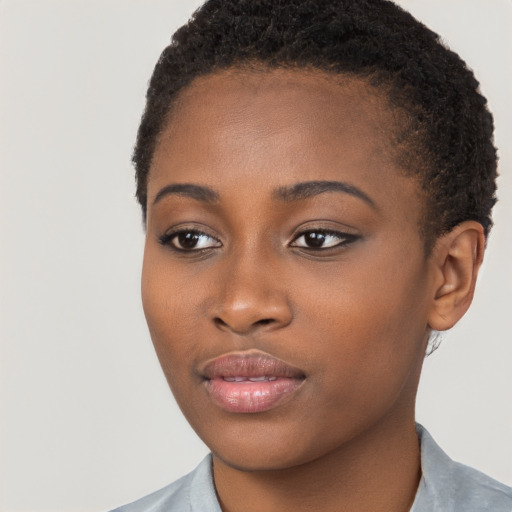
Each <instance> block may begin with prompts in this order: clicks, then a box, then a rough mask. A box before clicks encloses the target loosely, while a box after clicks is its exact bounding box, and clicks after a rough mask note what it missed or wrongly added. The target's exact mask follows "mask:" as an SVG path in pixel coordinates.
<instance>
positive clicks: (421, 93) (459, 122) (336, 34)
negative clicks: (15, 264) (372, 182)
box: [133, 0, 497, 243]
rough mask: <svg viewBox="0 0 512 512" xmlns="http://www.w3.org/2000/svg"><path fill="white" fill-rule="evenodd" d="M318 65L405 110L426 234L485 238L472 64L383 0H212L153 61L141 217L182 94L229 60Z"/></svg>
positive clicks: (489, 126)
mask: <svg viewBox="0 0 512 512" xmlns="http://www.w3.org/2000/svg"><path fill="white" fill-rule="evenodd" d="M254 63H256V64H258V65H260V66H264V67H266V68H267V69H272V68H279V67H290V68H298V69H301V68H309V69H310V68H315V69H318V70H321V71H326V72H328V73H335V74H342V75H343V74H345V75H348V76H356V77H362V78H364V79H366V80H367V82H368V83H369V84H370V85H374V86H377V87H380V88H381V89H382V90H383V91H384V92H385V93H386V95H387V97H388V99H389V101H390V104H391V105H393V106H395V107H396V109H397V111H401V112H402V114H403V115H400V116H399V117H400V119H401V120H402V121H401V124H402V126H401V133H400V134H395V136H394V137H393V139H394V141H395V142H397V144H398V145H399V147H400V152H399V153H400V154H399V157H398V159H399V163H400V164H401V167H402V168H404V170H406V172H407V173H408V174H411V175H415V176H417V177H418V179H419V181H420V184H421V187H422V189H423V191H424V192H425V197H426V205H425V206H426V207H425V213H424V222H422V226H421V231H422V234H423V235H425V238H426V239H428V240H429V243H430V242H432V241H433V240H435V239H436V238H437V237H438V236H440V235H441V234H443V233H446V232H448V231H450V230H451V229H453V228H454V227H455V226H456V225H457V224H460V223H461V222H463V221H465V220H475V221H477V222H479V223H480V224H481V225H482V226H483V228H484V231H485V234H486V236H487V234H488V232H489V230H490V228H491V226H492V220H491V209H492V207H493V205H494V204H495V202H496V197H495V192H496V176H497V169H496V167H497V165H496V164H497V156H496V149H495V147H494V144H493V118H492V115H491V113H490V112H489V110H488V108H487V101H486V99H485V98H484V97H483V96H482V94H481V93H480V91H479V83H478V82H477V80H476V79H475V77H474V75H473V73H472V71H471V70H470V69H468V67H467V66H466V64H465V63H464V62H463V61H462V59H461V58H460V57H459V56H458V55H457V54H456V53H454V52H453V51H451V50H449V49H448V48H446V47H445V46H444V45H443V44H442V42H441V41H440V38H439V36H438V35H437V34H435V33H434V32H432V31H431V30H430V29H428V28H427V27H426V26H425V25H423V24H422V23H420V22H419V21H417V20H416V19H415V18H414V17H413V16H412V15H411V14H409V13H408V12H406V11H404V10H403V9H401V8H400V7H399V6H397V5H396V4H394V3H393V2H391V1H388V0H323V1H321V2H320V1H318V0H208V1H207V2H206V3H205V4H204V5H203V6H202V7H201V8H199V9H198V10H197V11H196V12H195V13H194V14H193V16H192V18H191V19H190V21H189V22H188V23H187V24H186V25H184V26H182V27H181V28H180V29H179V30H178V31H177V32H176V33H175V34H174V36H173V38H172V40H171V44H170V45H169V46H168V47H167V48H165V49H164V51H163V52H162V54H161V56H160V59H159V60H158V63H157V64H156V67H155V69H154V72H153V75H152V77H151V80H150V84H149V88H148V91H147V96H146V100H147V102H146V108H145V111H144V114H143V116H142V120H141V124H140V127H139V131H138V135H137V141H136V145H135V150H134V154H133V162H134V164H135V169H136V179H137V198H138V200H139V202H140V204H141V206H142V210H143V215H144V218H145V215H146V207H147V205H146V203H147V178H148V173H149V170H150V166H151V161H152V158H153V153H154V151H155V147H156V144H157V142H158V138H159V135H160V133H161V132H162V131H163V129H164V127H165V125H166V121H167V119H168V117H169V113H170V111H171V106H172V105H173V101H175V100H176V97H177V95H178V93H179V92H180V91H181V90H182V89H183V88H184V87H186V86H187V85H189V84H190V83H191V82H192V81H193V80H194V79H195V78H197V77H199V76H202V75H205V74H209V73H213V72H216V71H220V70H223V69H229V68H234V69H236V68H244V67H246V66H251V65H254Z"/></svg>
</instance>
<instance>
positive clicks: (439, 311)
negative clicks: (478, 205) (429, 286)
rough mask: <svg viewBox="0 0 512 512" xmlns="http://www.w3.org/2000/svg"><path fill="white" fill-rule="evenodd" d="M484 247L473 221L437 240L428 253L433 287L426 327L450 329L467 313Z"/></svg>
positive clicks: (482, 237) (480, 234) (481, 233)
mask: <svg viewBox="0 0 512 512" xmlns="http://www.w3.org/2000/svg"><path fill="white" fill-rule="evenodd" d="M484 249H485V235H484V230H483V227H482V225H481V224H479V223H478V222H475V221H466V222H463V223H461V224H459V225H458V226H456V227H455V228H453V230H452V231H450V232H449V233H447V234H446V235H443V236H441V237H440V238H439V239H438V241H437V243H436V246H435V248H434V250H433V253H432V256H431V257H432V258H433V264H434V287H433V296H432V304H431V308H430V312H429V326H430V327H431V328H432V329H434V330H436V331H445V330H447V329H450V328H451V327H453V326H454V325H455V324H456V323H457V322H458V321H459V320H460V319H461V318H462V316H463V315H464V313H466V311H467V309H468V308H469V306H470V304H471V302H472V300H473V294H474V291H475V285H476V279H477V276H478V271H479V269H480V265H481V264H482V260H483V255H484Z"/></svg>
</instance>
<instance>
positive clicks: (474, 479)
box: [411, 425, 512, 512]
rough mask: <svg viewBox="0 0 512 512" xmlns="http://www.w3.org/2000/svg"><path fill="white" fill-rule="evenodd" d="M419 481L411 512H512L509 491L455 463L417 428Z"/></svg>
mask: <svg viewBox="0 0 512 512" xmlns="http://www.w3.org/2000/svg"><path fill="white" fill-rule="evenodd" d="M418 436H419V439H420V443H421V469H422V473H423V476H422V479H421V482H420V486H419V488H418V493H417V495H416V500H415V502H414V505H413V508H412V509H411V512H423V511H427V510H436V511H459V510H460V511H464V512H476V511H484V510H492V511H493V512H512V488H510V487H508V486H506V485H504V484H502V483H500V482H498V481H497V480H494V479H493V478H491V477H489V476H487V475H485V474H484V473H481V472H480V471H477V470H476V469H473V468H470V467H469V466H465V465H464V464H460V463H458V462H454V461H453V460H452V459H450V457H448V455H446V453H444V451H443V450H442V449H441V448H440V447H439V446H438V445H437V443H436V442H435V441H434V440H433V439H432V437H431V436H430V434H429V433H428V432H427V431H426V430H425V429H424V428H423V427H421V426H420V425H418Z"/></svg>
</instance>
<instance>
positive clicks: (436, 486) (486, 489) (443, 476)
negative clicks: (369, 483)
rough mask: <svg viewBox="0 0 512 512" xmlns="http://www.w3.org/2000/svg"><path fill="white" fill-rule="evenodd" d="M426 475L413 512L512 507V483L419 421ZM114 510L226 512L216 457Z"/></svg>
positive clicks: (498, 511)
mask: <svg viewBox="0 0 512 512" xmlns="http://www.w3.org/2000/svg"><path fill="white" fill-rule="evenodd" d="M417 430H418V437H419V439H420V444H421V470H422V477H421V480H420V484H419V486H418V491H417V492H416V497H415V499H414V503H413V505H412V508H411V511H410V512H459V511H460V512H484V511H485V512H512V488H510V487H507V486H506V485H503V484H501V483H499V482H497V481H496V480H493V479H492V478H490V477H488V476H487V475H484V474H483V473H480V471H476V470H475V469H473V468H470V467H468V466H464V465H463V464H459V463H458V462H454V461H453V460H451V459H450V457H448V455H446V453H444V452H443V450H441V448H440V447H439V446H438V445H437V444H436V442H435V441H434V440H433V439H432V437H431V436H430V434H429V433H428V432H427V431H426V430H425V429H424V428H423V427H422V426H421V425H418V426H417ZM112 512H222V511H221V508H220V505H219V502H218V500H217V495H216V493H215V486H214V484H213V473H212V457H211V455H208V456H207V457H206V458H205V459H203V461H202V462H201V464H199V466H198V467H197V468H196V469H195V470H194V471H192V472H191V473H189V474H188V475H186V476H184V477H182V478H180V479H179V480H177V481H176V482H174V483H172V484H171V485H168V486H167V487H164V488H163V489H160V490H159V491H156V492H154V493H153V494H149V495H148V496H145V497H144V498H142V499H140V500H137V501H135V502H133V503H131V504H129V505H125V506H124V507H120V508H117V509H116V510H114V511H112Z"/></svg>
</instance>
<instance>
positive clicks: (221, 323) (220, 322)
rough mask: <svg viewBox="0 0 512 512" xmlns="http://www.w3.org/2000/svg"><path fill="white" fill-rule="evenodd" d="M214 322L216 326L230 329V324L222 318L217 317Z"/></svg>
mask: <svg viewBox="0 0 512 512" xmlns="http://www.w3.org/2000/svg"><path fill="white" fill-rule="evenodd" d="M213 321H214V322H215V324H216V325H217V326H218V327H228V324H227V323H226V322H224V320H222V318H219V317H216V318H214V319H213Z"/></svg>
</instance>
